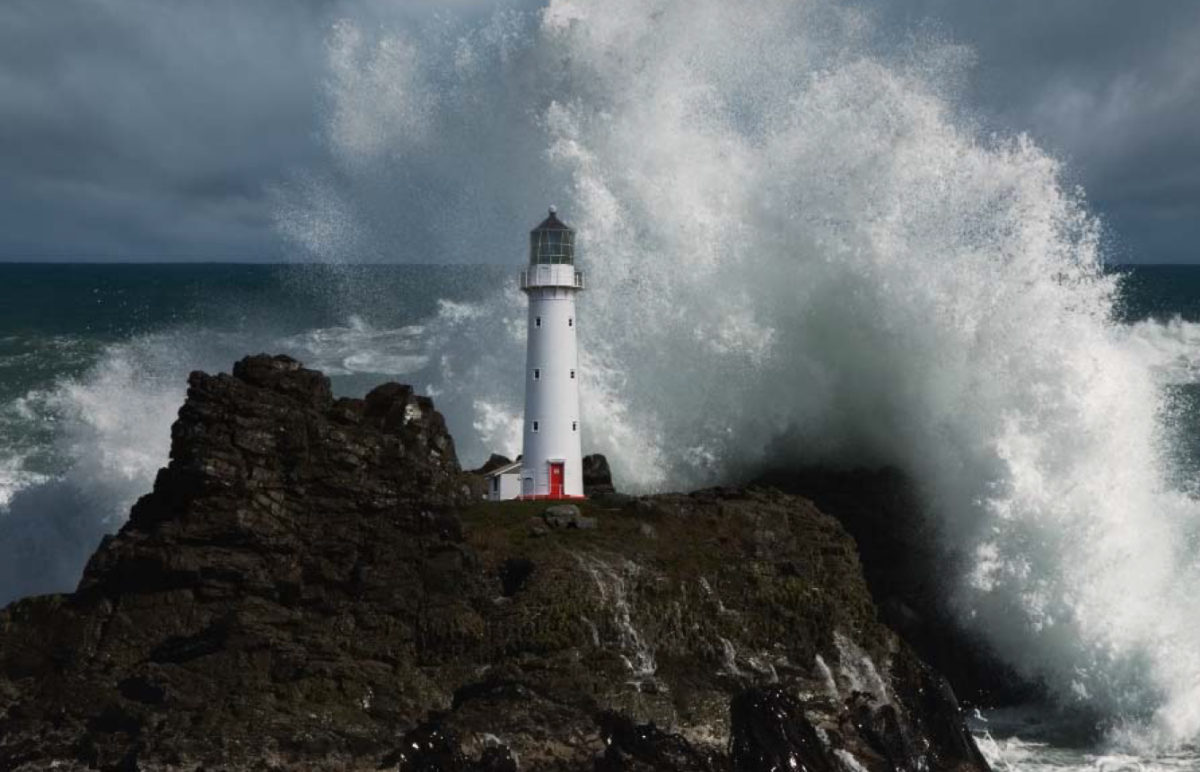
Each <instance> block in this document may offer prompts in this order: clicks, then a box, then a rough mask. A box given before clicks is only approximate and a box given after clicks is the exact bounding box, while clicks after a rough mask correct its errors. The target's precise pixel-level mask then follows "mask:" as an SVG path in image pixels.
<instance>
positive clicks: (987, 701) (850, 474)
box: [754, 467, 1040, 707]
mask: <svg viewBox="0 0 1200 772" xmlns="http://www.w3.org/2000/svg"><path fill="white" fill-rule="evenodd" d="M754 485H756V486H763V487H767V486H769V487H771V488H774V489H777V490H780V491H783V492H785V493H789V494H793V495H799V496H803V497H805V498H807V499H810V500H812V501H813V502H814V503H815V504H816V505H817V506H818V507H819V508H820V509H821V511H823V512H826V513H828V514H830V515H833V516H834V517H836V518H837V519H838V520H839V522H841V523H842V525H843V526H844V527H845V528H846V530H847V531H849V533H850V535H851V536H853V537H854V540H855V542H856V544H857V547H858V551H859V554H860V555H861V556H862V562H863V570H864V574H865V576H866V579H867V584H868V586H869V587H870V588H871V592H872V595H873V596H874V598H875V601H876V602H877V603H878V604H879V605H880V607H881V612H882V616H883V618H884V621H885V622H886V623H887V624H888V625H890V626H891V627H892V629H894V630H896V632H898V633H900V634H901V635H902V636H903V637H904V639H905V640H906V641H907V642H908V643H909V644H910V645H911V646H913V647H914V648H915V649H916V651H917V652H918V654H920V656H921V657H922V658H923V659H925V660H927V661H928V662H930V663H931V664H932V665H933V666H934V667H936V668H937V669H938V671H939V672H941V673H943V674H944V675H945V676H946V677H947V678H948V680H949V681H950V683H951V684H952V685H953V687H954V690H955V692H957V693H958V694H959V695H961V696H962V697H963V699H964V700H965V701H966V702H967V703H968V704H970V705H973V706H984V707H989V706H996V705H1012V704H1022V703H1026V702H1031V701H1034V700H1036V699H1037V698H1038V697H1039V695H1040V692H1039V690H1038V687H1037V686H1036V685H1034V684H1030V683H1027V682H1025V681H1023V680H1022V679H1021V678H1020V677H1019V676H1018V675H1017V674H1016V672H1015V671H1014V670H1013V669H1012V668H1011V667H1009V666H1008V665H1007V664H1006V663H1004V662H1003V661H1001V660H1000V659H999V658H998V657H996V656H995V655H994V654H993V653H992V652H991V650H990V649H989V647H988V646H987V644H986V643H985V642H984V641H983V640H981V639H980V638H979V637H978V636H977V635H974V634H972V633H971V632H969V631H967V630H966V629H964V628H963V626H962V625H961V623H960V622H959V621H958V620H957V618H956V616H955V614H954V613H953V611H952V610H951V609H949V608H947V606H946V604H945V602H944V597H945V596H944V587H943V585H942V582H941V580H940V579H939V578H940V577H943V576H945V572H946V565H947V563H948V562H949V561H952V560H954V559H955V557H954V556H952V555H947V554H946V553H944V552H942V551H941V550H939V549H938V537H937V534H936V532H935V528H934V524H933V523H932V522H931V521H930V520H929V518H928V517H927V514H926V512H925V511H924V509H923V508H922V506H921V503H920V499H919V497H918V496H917V494H916V491H915V489H914V486H913V484H912V482H911V481H910V480H909V479H908V478H907V477H906V476H905V475H904V474H903V473H902V472H901V471H900V470H898V469H894V468H882V469H848V470H834V469H825V468H820V467H810V468H802V469H786V470H785V469H781V470H776V471H773V472H770V473H768V474H765V475H762V476H761V477H759V478H758V480H756V481H755V483H754ZM959 559H962V556H959Z"/></svg>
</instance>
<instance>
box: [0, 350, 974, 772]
mask: <svg viewBox="0 0 1200 772" xmlns="http://www.w3.org/2000/svg"><path fill="white" fill-rule="evenodd" d="M465 476H466V475H464V474H463V473H462V472H461V471H460V469H459V466H458V462H457V460H456V457H455V453H454V444H453V442H452V440H451V439H450V436H449V435H448V434H447V432H446V429H445V424H444V422H443V420H442V418H441V416H440V415H439V414H438V413H437V412H436V411H435V410H434V407H433V404H432V402H430V401H429V400H428V399H426V398H424V397H419V396H416V395H414V394H413V392H412V389H411V388H409V387H407V386H401V385H398V384H388V385H385V386H381V387H379V388H377V389H375V390H374V391H372V392H371V393H370V394H368V395H367V397H366V398H365V399H362V400H352V399H334V398H333V396H332V395H331V392H330V389H329V383H328V380H327V379H325V378H324V376H322V375H321V374H319V373H316V372H313V371H310V370H306V369H304V368H303V367H301V366H300V364H299V363H297V362H295V361H294V360H290V359H287V358H285V357H266V356H258V357H250V358H248V359H245V360H243V361H242V362H239V363H238V364H237V365H236V366H235V367H234V370H233V373H232V374H231V375H216V376H210V375H205V374H202V373H194V374H193V375H192V376H191V378H190V380H189V390H188V399H187V402H186V404H185V405H184V406H183V408H182V409H181V410H180V413H179V420H178V421H177V422H176V423H175V425H174V427H173V428H172V449H171V462H170V464H169V465H168V467H167V468H166V469H164V470H162V471H161V472H160V473H159V475H158V478H157V480H156V482H155V486H154V490H153V492H151V493H150V494H148V495H147V496H145V497H143V498H142V499H141V500H140V501H138V503H137V504H136V505H135V506H134V508H133V511H132V513H131V515H130V519H129V521H128V522H127V523H126V525H125V526H124V527H123V528H122V529H121V531H120V533H118V534H117V535H115V536H112V537H110V538H108V539H106V540H105V541H104V543H103V544H102V545H101V546H100V548H99V549H98V550H97V552H96V554H95V555H94V556H93V558H92V560H91V561H90V563H89V564H88V567H87V570H86V572H85V575H84V577H83V579H82V581H81V582H80V586H79V589H78V591H76V592H75V593H73V594H70V595H58V596H46V597H40V598H30V599H26V600H23V601H20V602H18V603H15V604H13V605H11V606H9V607H8V608H6V609H4V610H3V611H0V769H4V770H6V772H8V770H13V771H14V772H33V771H34V770H39V771H40V770H44V769H47V768H51V767H53V768H55V769H58V770H61V772H76V771H77V770H83V769H120V770H134V769H139V770H147V771H148V770H155V771H156V772H157V771H159V770H181V772H195V770H197V769H200V768H204V769H221V770H226V771H227V772H242V771H243V770H246V771H248V770H265V769H288V770H300V772H318V770H320V771H322V772H324V771H325V770H329V771H330V772H332V770H347V769H363V768H370V767H374V766H376V765H377V764H379V763H382V762H384V761H386V762H388V763H389V764H390V765H391V766H392V768H404V769H414V770H415V769H435V768H436V769H450V770H452V769H459V768H461V769H463V770H468V771H469V772H470V771H473V770H493V771H494V772H501V771H503V772H511V771H512V770H513V769H514V766H518V767H519V768H520V769H521V770H524V771H527V772H549V770H584V769H592V768H593V767H594V766H595V765H597V764H604V763H610V762H611V763H620V764H626V765H627V767H624V768H629V769H650V768H655V767H654V766H653V765H656V764H657V765H659V768H663V767H662V765H664V764H667V765H670V764H684V763H692V762H695V763H697V764H700V763H711V765H712V769H714V770H717V769H731V768H733V766H731V765H733V764H734V762H733V757H732V756H731V755H730V753H729V743H730V740H731V738H732V739H735V740H736V738H738V737H744V736H746V735H745V732H744V731H743V730H742V729H739V727H743V726H749V727H755V726H760V725H762V722H761V721H753V720H750V721H746V720H743V719H742V718H739V716H743V717H744V716H747V715H756V714H754V713H753V710H752V708H753V707H754V706H753V705H750V707H749V708H745V709H743V708H738V707H736V706H735V708H734V710H733V711H732V713H731V710H730V700H731V699H732V698H734V697H735V696H736V695H738V694H741V693H742V692H744V691H745V690H747V689H756V688H757V689H762V688H766V687H767V686H768V685H770V684H774V685H775V687H776V688H777V689H778V690H779V691H778V695H776V696H775V697H771V698H770V699H772V700H777V701H778V703H779V704H783V701H784V696H783V695H786V696H787V698H788V699H790V700H792V702H790V703H787V704H786V707H787V708H788V710H791V711H792V713H790V714H789V715H795V714H796V711H799V714H800V715H802V717H803V720H804V721H805V722H807V725H811V726H812V727H814V728H815V729H818V730H820V732H823V733H825V735H826V736H828V737H831V738H834V737H836V738H837V742H838V743H839V745H838V746H837V748H838V749H839V750H842V751H844V752H845V753H848V754H850V757H851V758H854V759H857V760H859V761H861V763H863V765H864V766H865V767H866V768H868V769H871V770H883V769H886V768H888V765H889V764H899V763H900V761H895V762H893V761H889V759H892V758H896V759H901V758H902V757H903V760H904V763H905V764H907V765H908V766H906V767H904V768H923V769H928V770H931V771H936V770H943V769H944V770H949V769H955V770H963V771H964V772H965V771H967V770H984V769H986V764H985V763H984V762H983V761H982V758H981V757H979V755H978V751H977V749H975V746H974V743H973V741H972V740H971V738H970V736H969V735H967V734H966V733H965V731H964V729H963V720H962V715H961V711H960V710H959V708H958V706H957V704H956V703H955V702H954V700H953V695H952V693H950V692H949V689H948V687H946V685H945V683H944V682H943V681H940V680H939V679H938V677H937V676H936V674H933V673H932V672H931V671H929V670H928V668H925V666H924V665H922V664H921V663H920V661H919V660H917V659H916V658H915V656H913V655H912V653H911V652H910V651H909V650H908V649H907V648H906V647H905V646H904V644H903V643H901V642H900V640H899V639H898V638H897V637H896V636H895V635H894V634H893V633H891V632H890V631H889V630H888V629H887V628H886V627H884V626H883V625H881V624H880V623H879V622H877V620H876V608H875V606H874V605H873V604H872V601H871V597H870V594H869V593H868V591H867V587H866V584H865V583H864V581H863V578H862V573H861V570H860V566H859V562H858V556H857V552H856V549H855V545H854V543H853V542H852V541H851V539H850V538H849V537H848V536H847V535H846V534H845V532H844V531H843V530H842V528H841V526H839V525H838V523H837V522H836V521H835V520H833V519H832V518H830V517H827V516H825V515H823V514H821V513H820V512H819V511H817V509H816V508H815V507H813V506H812V505H811V504H810V503H809V502H807V501H805V500H804V499H800V498H796V497H792V496H787V495H784V494H781V493H778V492H768V491H745V490H736V489H714V490H708V491H699V492H696V493H694V494H691V495H677V494H676V495H663V496H653V497H644V498H638V499H634V500H632V501H630V502H629V503H628V504H626V505H625V506H624V507H623V508H622V509H621V510H620V511H618V512H608V513H606V514H605V515H604V518H605V521H604V527H603V528H600V529H595V530H589V529H579V528H564V529H560V530H557V531H556V532H555V533H554V537H553V538H537V536H536V535H534V534H530V532H529V531H530V529H529V520H530V518H531V516H533V515H535V514H537V511H538V510H537V509H536V505H531V504H530V503H528V502H504V503H499V504H496V503H484V502H480V501H478V500H477V499H476V498H475V497H474V496H473V495H471V494H470V493H466V492H464V483H463V478H464V477H465ZM596 511H597V510H596V509H595V508H594V507H593V505H592V504H590V503H589V502H583V503H581V504H580V505H579V506H578V507H577V512H576V513H575V514H574V515H573V516H574V517H575V518H576V520H575V522H576V523H578V521H579V520H582V519H590V518H592V517H594V515H595V512H596ZM534 520H535V521H538V522H540V523H541V524H542V526H543V527H545V522H546V521H545V520H544V519H543V518H541V517H535V518H534ZM568 520H569V518H568ZM864 663H866V664H864ZM864 667H870V668H871V669H872V672H873V673H875V674H876V676H877V678H876V681H873V682H872V683H873V684H874V685H873V686H872V685H868V687H863V686H862V685H861V684H860V681H861V679H859V678H858V676H857V675H856V674H857V673H859V672H860V671H861V670H862V669H863V668H864ZM854 684H859V686H856V687H854V688H851V687H852V686H853V685H854ZM856 689H857V691H856ZM864 689H866V691H864ZM772 704H775V703H772ZM604 715H607V716H609V718H607V719H604V720H603V721H599V720H598V719H597V716H604ZM651 724H653V725H654V726H656V727H662V729H655V730H654V731H653V732H651V731H649V730H645V729H639V727H643V728H644V727H646V726H649V725H651ZM397 737H404V738H405V742H406V744H403V747H401V748H400V749H399V750H400V751H402V754H401V755H398V754H397V753H396V752H397V747H396V744H397V739H396V738H397ZM783 737H784V738H785V739H787V738H788V737H790V735H787V734H786V732H785V733H784V735H783ZM804 737H806V735H802V736H800V739H801V740H803V739H804ZM897 737H899V738H907V739H906V740H903V741H901V742H899V743H897V740H896V738H897ZM792 739H793V740H794V739H795V738H794V737H793V738H792ZM610 741H611V743H612V744H610ZM787 741H788V742H791V740H787ZM738 742H741V741H738ZM414 744H415V745H416V746H417V747H416V748H413V747H412V746H413V745H414ZM613 745H615V746H617V747H616V750H615V751H612V752H611V753H610V750H611V748H612V747H613ZM738 747H743V748H751V747H752V746H751V745H747V744H746V743H745V742H741V744H740V745H738ZM897 749H898V750H897ZM760 755H761V754H760ZM768 755H769V754H768ZM752 757H755V756H754V754H753V753H751V752H749V751H744V752H743V753H742V755H741V756H739V758H752ZM764 757H766V756H764ZM606 759H607V760H608V761H606ZM688 760H691V761H688ZM705 760H707V761H705ZM814 763H815V762H814ZM629 765H631V766H629ZM638 765H642V766H640V767H639V766H638ZM646 765H650V766H646ZM698 768H699V767H698ZM897 768H899V767H897Z"/></svg>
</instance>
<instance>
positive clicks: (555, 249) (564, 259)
mask: <svg viewBox="0 0 1200 772" xmlns="http://www.w3.org/2000/svg"><path fill="white" fill-rule="evenodd" d="M529 264H530V265H574V264H575V232H574V231H570V230H536V231H534V232H533V233H531V234H529Z"/></svg>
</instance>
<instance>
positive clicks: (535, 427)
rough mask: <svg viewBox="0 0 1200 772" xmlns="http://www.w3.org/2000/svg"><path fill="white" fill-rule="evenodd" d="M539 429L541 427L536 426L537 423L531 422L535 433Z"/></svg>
mask: <svg viewBox="0 0 1200 772" xmlns="http://www.w3.org/2000/svg"><path fill="white" fill-rule="evenodd" d="M540 429H541V426H540V425H539V424H538V422H537V421H534V422H533V430H534V431H535V432H536V431H539V430H540Z"/></svg>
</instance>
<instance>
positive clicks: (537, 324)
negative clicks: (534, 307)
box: [533, 316, 542, 327]
mask: <svg viewBox="0 0 1200 772" xmlns="http://www.w3.org/2000/svg"><path fill="white" fill-rule="evenodd" d="M533 326H534V327H541V326H542V317H540V316H539V317H537V318H536V319H534V320H533Z"/></svg>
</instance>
